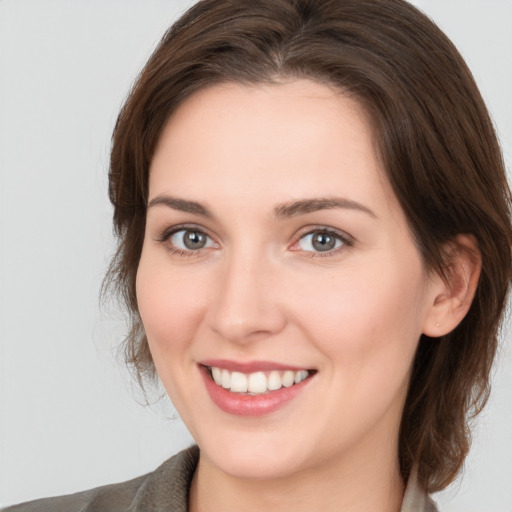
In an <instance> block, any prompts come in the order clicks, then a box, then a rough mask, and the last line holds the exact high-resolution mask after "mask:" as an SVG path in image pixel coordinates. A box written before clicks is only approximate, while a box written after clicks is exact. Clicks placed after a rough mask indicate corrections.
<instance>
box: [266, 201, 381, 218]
mask: <svg viewBox="0 0 512 512" xmlns="http://www.w3.org/2000/svg"><path fill="white" fill-rule="evenodd" d="M337 208H341V209H348V210H356V211H360V212H363V213H366V214H368V215H370V216H371V217H373V218H377V215H375V213H374V212H373V211H372V210H370V208H367V207H366V206H364V205H362V204H361V203H358V202H356V201H352V200H351V199H345V198H342V197H325V198H324V197H319V198H311V199H300V200H297V201H292V202H290V203H284V204H280V205H278V206H276V207H275V208H274V215H275V217H276V219H287V218H289V217H296V216H298V215H305V214H306V213H311V212H316V211H318V210H333V209H337Z"/></svg>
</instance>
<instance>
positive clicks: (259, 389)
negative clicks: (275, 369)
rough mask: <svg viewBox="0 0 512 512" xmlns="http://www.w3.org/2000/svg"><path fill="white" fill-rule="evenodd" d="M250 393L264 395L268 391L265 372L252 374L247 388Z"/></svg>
mask: <svg viewBox="0 0 512 512" xmlns="http://www.w3.org/2000/svg"><path fill="white" fill-rule="evenodd" d="M247 391H249V393H264V392H265V391H267V377H266V376H265V374H264V373H263V372H256V373H251V374H250V375H249V383H248V386H247Z"/></svg>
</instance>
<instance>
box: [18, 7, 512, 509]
mask: <svg viewBox="0 0 512 512" xmlns="http://www.w3.org/2000/svg"><path fill="white" fill-rule="evenodd" d="M363 3H364V6H363ZM363 7H364V9H363ZM110 195H111V200H112V203H113V204H114V208H115V213H114V222H115V227H116V230H117V232H118V234H119V237H120V244H119V250H118V253H117V256H116V259H115V260H114V262H113V265H112V268H111V272H110V279H111V281H110V283H111V284H112V285H113V286H118V287H119V290H120V291H121V292H122V293H123V294H124V296H125V298H126V301H127V304H128V307H129V308H130V310H131V313H132V321H133V322H132V330H131V333H130V335H129V337H128V339H127V354H128V355H129V360H130V362H131V363H132V364H134V365H135V368H136V369H137V370H138V372H139V375H140V376H141V377H143V376H145V375H152V374H153V373H154V370H155V368H156V371H157V372H158V376H159V377H160V379H161V381H162V383H163V384H164V387H165V388H166V390H167V392H168V393H169V396H170V397H171V399H172V401H173V403H174V404H175V406H176V407H177V409H178V411H179V412H180V415H181V416H182V418H183V420H184V421H185V423H186V424H187V427H188V428H189V429H190V431H191V433H192V435H193V436H194V438H195V440H196V442H197V444H198V446H199V451H198V450H196V449H194V450H191V451H188V452H185V453H182V454H180V455H178V456H177V457H175V458H174V459H171V461H168V462H167V463H166V464H165V465H164V466H162V468H160V469H159V470H157V471H156V472H155V473H153V474H151V475H149V476H146V477H141V478H140V479H137V480H135V481H133V482H131V483H127V484H119V485H117V486H114V487H109V488H103V489H99V490H98V489H96V490H93V491H89V492H87V493H85V494H80V495H75V496H72V497H68V498H61V499H56V501H51V502H46V503H44V505H45V506H51V508H52V509H53V510H58V509H59V507H61V508H62V509H63V507H65V509H66V510H68V509H70V508H71V507H76V508H77V509H78V508H79V507H81V506H83V505H84V504H87V506H88V507H89V509H91V510H92V509H93V508H95V509H103V510H104V509H108V510H124V509H127V508H128V507H129V506H130V504H131V506H132V509H134V510H147V509H149V507H150V505H151V506H153V504H154V505H155V507H156V508H155V509H157V510H160V509H162V510H163V509H166V510H167V509H169V507H171V506H173V507H175V508H174V509H176V510H185V509H186V507H187V506H188V507H189V510H219V509H223V510H230V509H231V508H235V507H237V508H240V507H241V508H243V509H246V510H252V509H253V508H254V509H256V508H257V509H260V508H261V507H262V506H268V507H272V508H273V509H276V510H279V509H283V510H285V509H289V508H291V507H292V506H293V508H294V509H301V508H306V507H307V508H308V509H310V508H311V507H312V506H314V507H315V508H318V509H322V510H330V509H332V510H335V509H336V510H338V509H342V510H343V509H347V510H351V509H352V510H383V511H385V510H390V511H391V510H434V508H433V507H434V505H433V504H432V503H431V501H430V500H429V499H428V497H427V496H426V494H425V493H426V492H432V491H436V490H439V489H441V488H443V487H445V486H446V485H447V484H448V483H450V481H452V480H453V478H454V477H455V475H456V474H457V472H458V470H459V469H460V467H461V464H462V462H463V460H464V457H465V455H466V453H467V449H468V440H467V429H466V418H467V417H468V415H470V414H473V413H474V412H475V411H478V410H479V408H480V407H481V406H482V404H483V403H484V402H485V398H486V395H487V379H488V374H489V369H490V365H491V362H492V359H493V356H494V351H495V346H496V332H497V328H498V325H499V320H500V317H501V314H502V311H503V305H504V300H505V296H506V292H507V289H508V284H509V280H510V241H511V232H510V221H509V193H508V188H507V185H506V181H505V177H504V169H503V163H502V160H501V157H500V152H499V148H498V145H497V142H496V138H495V135H494V132H493V129H492V124H491V123H490V121H489V118H488V115H487V112H486V110H485V107H484V105H483V102H482V101H481V98H480V96H479V94H478V91H477V89H476V87H475V85H474V83H473V81H472V79H471V76H470V74H469V72H468V71H467V69H466V67H465V65H464V63H463V62H462V60H461V58H460V56H459V55H458V53H457V52H456V50H455V49H454V48H453V46H452V45H451V44H450V43H449V41H448V40H447V39H446V38H445V37H444V36H443V34H442V33H440V32H439V30H438V29H437V28H436V27H435V26H434V25H432V24H431V23H430V22H429V21H428V20H427V19H426V18H424V17H423V16H422V15H421V14H420V13H418V11H416V10H415V9H414V8H412V7H411V6H409V5H408V4H406V3H404V2H402V1H395V0H390V1H378V0H375V1H368V2H361V1H357V2H356V1H337V2H334V1H333V2H328V1H326V2H308V1H296V2H292V1H284V0H283V1H279V2H275V1H272V2H271V1H259V2H239V1H237V2H228V1H206V2H201V3H199V4H198V5H197V6H196V7H195V8H193V9H192V10H191V11H189V13H187V14H186V15H185V16H184V17H183V18H182V19H181V20H180V21H179V22H178V23H177V24H176V25H174V26H173V27H172V28H171V30H170V31H169V33H168V34H167V35H166V36H165V37H164V39H163V40H162V42H161V44H160V46H159V47H158V49H157V50H156V52H155V54H154V55H153V57H152V58H151V59H150V61H149V62H148V64H147V66H146V68H145V69H144V71H143V73H142V74H141V76H140V78H139V81H138V82H137V84H136V86H135V87H134V90H133V91H132V94H131V96H130V98H129V99H128V101H127V103H126V105H125V107H124V108H123V110H122V112H121V114H120V117H119V120H118V123H117V126H116V130H115V132H114V138H113V147H112V158H111V172H110ZM406 486H407V489H406ZM176 493H177V494H176ZM42 505H43V503H39V504H38V503H35V504H33V505H32V506H33V507H38V506H42ZM25 507H29V505H26V506H25ZM71 509H72V508H71ZM27 510H28V508H27Z"/></svg>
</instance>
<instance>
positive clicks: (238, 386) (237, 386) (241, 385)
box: [231, 372, 247, 393]
mask: <svg viewBox="0 0 512 512" xmlns="http://www.w3.org/2000/svg"><path fill="white" fill-rule="evenodd" d="M231 391H234V392H235V393H245V392H246V391H247V375H244V374H243V373H240V372H233V373H232V374H231Z"/></svg>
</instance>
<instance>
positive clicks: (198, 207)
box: [148, 195, 377, 219]
mask: <svg viewBox="0 0 512 512" xmlns="http://www.w3.org/2000/svg"><path fill="white" fill-rule="evenodd" d="M158 205H164V206H167V207H169V208H172V209H173V210H178V211H180V212H186V213H193V214H195V215H201V216H203V217H207V218H209V219H212V218H214V215H213V213H212V211H211V210H210V209H209V208H208V207H207V206H205V205H203V204H201V203H198V202H197V201H190V200H187V199H180V198H178V197H172V196H168V195H158V196H156V197H154V198H153V199H151V201H150V202H149V204H148V208H151V207H153V206H158ZM337 208H340V209H348V210H356V211H360V212H363V213H366V214H368V215H370V216H371V217H374V218H377V215H375V213H374V212H373V211H372V210H370V209H369V208H367V207H366V206H364V205H362V204H361V203H358V202H356V201H352V200H351V199H345V198H341V197H326V198H322V197H321V198H311V199H300V200H297V201H292V202H290V203H283V204H280V205H278V206H276V207H275V208H274V216H275V217H276V219H287V218H290V217H298V216H299V215H305V214H307V213H312V212H316V211H319V210H333V209H337Z"/></svg>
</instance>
